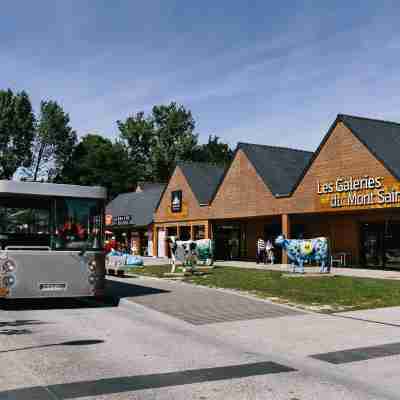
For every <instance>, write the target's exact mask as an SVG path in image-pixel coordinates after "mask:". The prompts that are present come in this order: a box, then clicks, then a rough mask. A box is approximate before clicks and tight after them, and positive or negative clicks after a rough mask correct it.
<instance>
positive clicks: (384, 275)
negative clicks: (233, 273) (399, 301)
mask: <svg viewBox="0 0 400 400" xmlns="http://www.w3.org/2000/svg"><path fill="white" fill-rule="evenodd" d="M214 265H215V266H217V267H238V268H249V269H264V270H269V271H281V272H291V271H292V266H291V265H289V264H273V265H271V264H266V265H264V264H257V263H255V262H251V261H216V262H215V263H214ZM305 271H306V274H307V272H309V273H318V272H319V267H307V266H305ZM331 273H332V274H334V275H341V276H355V277H359V278H376V279H399V280H400V271H383V270H378V269H360V268H349V267H347V268H337V267H333V268H332V269H331Z"/></svg>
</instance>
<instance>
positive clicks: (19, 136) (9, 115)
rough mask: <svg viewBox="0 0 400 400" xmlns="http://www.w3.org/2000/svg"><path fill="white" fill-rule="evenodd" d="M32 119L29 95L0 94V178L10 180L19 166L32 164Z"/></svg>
mask: <svg viewBox="0 0 400 400" xmlns="http://www.w3.org/2000/svg"><path fill="white" fill-rule="evenodd" d="M34 134H35V116H34V114H33V112H32V105H31V102H30V99H29V96H28V95H27V94H26V92H24V91H22V92H20V93H17V94H15V95H14V93H13V92H12V91H11V90H10V89H9V90H6V91H4V90H1V91H0V178H1V179H11V178H12V176H13V175H14V173H15V171H16V170H17V169H18V167H20V166H22V167H27V166H28V165H29V164H30V163H31V161H32V151H31V148H32V142H33V138H34Z"/></svg>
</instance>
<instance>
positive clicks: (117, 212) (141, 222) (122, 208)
mask: <svg viewBox="0 0 400 400" xmlns="http://www.w3.org/2000/svg"><path fill="white" fill-rule="evenodd" d="M164 187H165V185H164V184H157V185H156V184H154V185H150V186H148V189H145V190H143V192H129V193H122V194H120V195H118V196H117V197H116V198H115V199H114V200H112V201H111V202H110V203H108V205H107V207H106V213H107V214H111V215H113V216H121V215H132V217H133V223H134V225H136V226H147V225H149V224H151V223H152V222H153V215H154V211H155V208H156V206H157V204H158V202H159V200H160V197H161V194H162V193H163V191H164Z"/></svg>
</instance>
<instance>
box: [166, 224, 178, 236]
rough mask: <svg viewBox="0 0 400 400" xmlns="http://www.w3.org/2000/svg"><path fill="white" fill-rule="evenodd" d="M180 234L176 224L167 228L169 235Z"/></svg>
mask: <svg viewBox="0 0 400 400" xmlns="http://www.w3.org/2000/svg"><path fill="white" fill-rule="evenodd" d="M177 235H178V230H177V228H176V226H170V227H168V228H167V236H175V237H176V236H177Z"/></svg>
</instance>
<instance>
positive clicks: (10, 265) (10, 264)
mask: <svg viewBox="0 0 400 400" xmlns="http://www.w3.org/2000/svg"><path fill="white" fill-rule="evenodd" d="M15 268H16V266H15V263H14V261H12V260H7V261H6V262H5V263H4V264H3V269H4V271H5V272H13V271H15Z"/></svg>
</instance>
